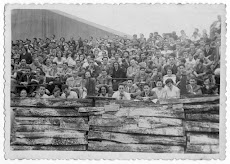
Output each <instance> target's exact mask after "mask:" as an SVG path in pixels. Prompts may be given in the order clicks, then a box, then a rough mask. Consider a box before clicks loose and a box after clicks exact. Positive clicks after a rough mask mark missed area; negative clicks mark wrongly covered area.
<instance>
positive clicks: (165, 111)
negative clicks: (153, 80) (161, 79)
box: [115, 106, 184, 118]
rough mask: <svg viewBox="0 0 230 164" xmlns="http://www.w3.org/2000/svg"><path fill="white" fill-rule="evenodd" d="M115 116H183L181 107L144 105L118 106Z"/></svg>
mask: <svg viewBox="0 0 230 164" xmlns="http://www.w3.org/2000/svg"><path fill="white" fill-rule="evenodd" d="M115 116H117V117H124V116H125V117H136V116H138V117H139V116H143V117H144V116H145V117H151V116H153V117H154V116H155V117H169V118H184V110H183V109H182V108H181V109H172V108H168V107H167V106H163V107H145V108H134V107H130V108H128V107H126V108H120V110H119V111H118V112H116V114H115Z"/></svg>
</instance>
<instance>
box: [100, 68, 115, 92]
mask: <svg viewBox="0 0 230 164" xmlns="http://www.w3.org/2000/svg"><path fill="white" fill-rule="evenodd" d="M101 86H106V87H107V88H108V92H109V93H110V94H111V93H113V86H112V77H111V76H109V75H107V71H106V70H105V69H103V70H102V71H101V74H100V75H99V76H98V77H97V87H98V88H100V87H101Z"/></svg>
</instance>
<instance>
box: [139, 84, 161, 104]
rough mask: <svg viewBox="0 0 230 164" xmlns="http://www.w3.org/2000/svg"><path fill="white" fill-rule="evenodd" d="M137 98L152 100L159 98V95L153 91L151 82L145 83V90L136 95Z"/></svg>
mask: <svg viewBox="0 0 230 164" xmlns="http://www.w3.org/2000/svg"><path fill="white" fill-rule="evenodd" d="M136 99H138V100H144V101H150V100H153V99H157V95H156V93H155V92H154V91H151V89H150V86H149V84H144V85H143V91H142V92H141V93H140V94H139V95H138V96H137V97H136Z"/></svg>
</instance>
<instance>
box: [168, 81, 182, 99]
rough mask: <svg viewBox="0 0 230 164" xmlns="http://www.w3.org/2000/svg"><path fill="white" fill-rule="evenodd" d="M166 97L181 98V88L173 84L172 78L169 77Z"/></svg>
mask: <svg viewBox="0 0 230 164" xmlns="http://www.w3.org/2000/svg"><path fill="white" fill-rule="evenodd" d="M165 84H166V85H165V87H164V89H165V92H166V94H165V98H166V99H178V98H180V89H179V88H177V87H176V86H175V85H173V84H174V83H173V80H172V79H167V80H166V81H165Z"/></svg>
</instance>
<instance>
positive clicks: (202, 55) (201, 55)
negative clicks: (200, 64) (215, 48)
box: [199, 51, 205, 59]
mask: <svg viewBox="0 0 230 164" xmlns="http://www.w3.org/2000/svg"><path fill="white" fill-rule="evenodd" d="M204 57H205V56H204V52H203V51H201V52H200V54H199V58H200V59H203V58H204Z"/></svg>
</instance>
